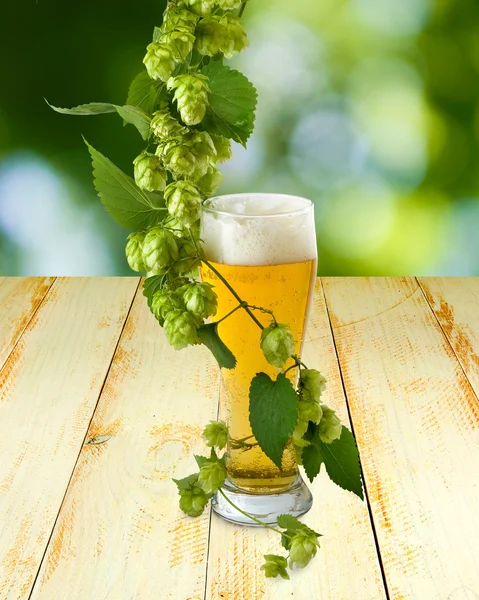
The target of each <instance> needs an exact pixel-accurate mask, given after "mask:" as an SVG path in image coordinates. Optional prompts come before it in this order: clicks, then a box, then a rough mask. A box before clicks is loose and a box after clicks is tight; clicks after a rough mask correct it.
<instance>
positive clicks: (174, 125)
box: [150, 108, 186, 158]
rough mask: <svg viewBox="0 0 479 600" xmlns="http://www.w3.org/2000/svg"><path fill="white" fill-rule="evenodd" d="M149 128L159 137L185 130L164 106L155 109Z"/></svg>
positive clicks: (179, 133)
mask: <svg viewBox="0 0 479 600" xmlns="http://www.w3.org/2000/svg"><path fill="white" fill-rule="evenodd" d="M150 128H151V130H152V132H153V133H154V134H155V136H156V137H157V138H159V139H168V138H172V137H175V136H177V135H181V134H182V133H185V132H186V128H185V127H183V125H180V123H178V121H177V120H176V119H175V118H174V117H172V116H171V115H170V113H169V111H168V109H166V108H163V109H160V110H157V111H156V112H155V113H154V114H153V116H152V118H151V124H150ZM157 156H158V153H157ZM160 158H161V156H160Z"/></svg>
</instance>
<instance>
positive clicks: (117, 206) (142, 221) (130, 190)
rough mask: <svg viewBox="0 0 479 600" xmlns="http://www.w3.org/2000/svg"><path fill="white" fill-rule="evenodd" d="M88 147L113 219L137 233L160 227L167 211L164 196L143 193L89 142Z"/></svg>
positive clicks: (96, 181) (99, 190) (96, 180)
mask: <svg viewBox="0 0 479 600" xmlns="http://www.w3.org/2000/svg"><path fill="white" fill-rule="evenodd" d="M85 144H86V145H87V147H88V151H89V152H90V156H91V159H92V166H93V183H94V185H95V189H96V191H97V193H98V195H99V197H100V200H101V201H102V203H103V206H104V207H105V208H106V210H107V211H108V213H109V214H110V216H111V217H112V219H113V220H114V221H116V222H117V223H118V224H119V225H122V226H123V227H127V228H128V229H132V230H134V231H138V230H141V229H148V228H149V227H151V226H152V225H156V224H157V223H158V222H159V221H160V220H161V219H162V218H163V211H164V210H165V208H164V199H163V196H161V195H159V194H153V193H150V192H145V191H143V190H140V188H139V187H138V186H137V185H136V183H135V182H134V180H133V179H132V178H131V177H128V175H125V173H123V171H122V170H121V169H119V168H118V167H117V166H116V165H114V164H113V163H112V162H111V160H109V159H108V158H106V156H103V154H101V153H100V152H98V150H95V148H93V146H91V145H90V144H89V143H88V142H87V141H86V140H85Z"/></svg>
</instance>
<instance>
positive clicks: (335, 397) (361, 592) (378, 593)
mask: <svg viewBox="0 0 479 600" xmlns="http://www.w3.org/2000/svg"><path fill="white" fill-rule="evenodd" d="M307 340H308V341H307V342H306V344H305V348H304V352H303V357H304V360H305V362H306V364H308V366H311V367H314V368H319V369H320V370H321V371H322V372H323V373H324V374H325V375H326V377H327V378H328V387H327V390H326V392H325V395H324V401H325V403H327V404H328V405H330V406H331V407H332V408H334V409H336V410H337V411H338V414H339V416H340V417H341V419H342V421H343V422H344V423H346V424H347V423H348V414H347V408H346V402H345V399H344V394H343V389H342V384H341V377H340V373H339V370H338V362H337V358H336V354H335V349H334V345H333V341H332V337H331V330H330V325H329V320H328V316H327V313H326V308H325V305H324V297H323V292H322V288H321V284H320V282H319V280H318V283H317V286H316V293H315V301H314V307H313V311H312V314H311V317H310V323H309V328H308V337H307ZM311 488H312V491H313V495H314V504H313V508H312V509H311V511H310V512H309V513H308V514H307V515H305V516H304V517H303V520H304V522H305V523H307V524H309V525H310V526H311V527H313V528H314V529H316V530H317V531H319V532H321V533H322V534H323V535H324V537H322V538H321V550H320V551H319V554H318V556H317V557H316V558H315V560H314V562H313V563H312V564H311V566H310V567H308V568H307V569H304V570H302V571H296V572H293V573H292V576H291V580H290V581H284V580H280V579H274V580H272V579H266V578H265V577H264V574H263V573H262V572H261V571H259V566H260V565H261V564H262V563H263V562H264V560H263V554H269V553H271V554H284V551H283V548H282V547H281V544H280V540H279V536H278V535H277V534H275V533H274V532H270V531H265V530H258V529H256V528H242V527H240V526H236V525H231V524H229V523H226V522H225V521H223V520H221V519H219V518H218V517H216V515H213V517H212V523H211V537H210V549H209V558H208V564H209V567H208V580H207V594H206V598H207V599H208V600H273V599H274V600H276V599H278V598H293V597H294V598H298V600H303V599H304V598H309V599H311V600H319V599H321V600H328V599H330V600H339V599H341V600H381V599H384V598H386V595H385V592H384V588H383V582H382V578H381V572H380V567H379V561H378V556H377V552H376V547H375V544H374V537H373V533H372V529H371V524H370V518H369V514H368V507H367V504H366V503H365V502H361V501H360V500H359V499H358V498H357V497H356V496H354V495H353V494H351V493H349V492H346V491H343V490H341V489H340V488H338V487H337V486H335V485H334V484H333V483H331V481H329V479H328V477H327V475H326V474H325V473H324V472H323V473H321V475H320V476H319V477H318V478H317V479H316V480H315V481H314V484H313V485H312V486H311Z"/></svg>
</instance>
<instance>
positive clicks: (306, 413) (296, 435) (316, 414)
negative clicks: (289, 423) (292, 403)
mask: <svg viewBox="0 0 479 600" xmlns="http://www.w3.org/2000/svg"><path fill="white" fill-rule="evenodd" d="M322 416H323V411H322V409H321V407H320V406H319V404H317V403H316V402H306V401H305V400H300V401H299V402H298V423H297V424H296V427H295V429H294V431H293V441H294V443H295V444H297V443H298V442H299V440H301V439H302V437H303V435H304V434H305V433H306V431H307V430H308V424H309V422H310V421H312V422H313V423H319V422H320V420H321V417H322Z"/></svg>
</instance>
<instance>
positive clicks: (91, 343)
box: [0, 278, 138, 600]
mask: <svg viewBox="0 0 479 600" xmlns="http://www.w3.org/2000/svg"><path fill="white" fill-rule="evenodd" d="M29 285H32V284H29ZM45 285H46V284H45ZM137 285H138V279H127V278H124V279H119V278H108V279H106V278H105V279H57V280H56V281H55V283H54V285H53V287H52V288H51V289H50V291H49V292H48V295H47V296H46V298H45V300H44V301H43V303H42V306H41V308H40V309H39V310H38V312H37V313H36V314H35V316H34V318H33V319H31V320H30V322H29V323H28V325H27V326H26V329H25V332H24V334H23V335H22V337H21V338H20V340H19V341H18V343H17V344H16V346H15V348H14V350H13V352H11V354H10V356H9V358H8V360H7V362H6V363H5V365H4V367H3V369H2V370H1V371H0V456H1V457H2V459H1V462H0V515H1V524H0V598H2V600H14V599H15V600H20V599H26V598H28V594H29V592H30V588H31V586H32V584H33V581H34V578H35V575H36V573H37V571H38V568H39V566H40V563H41V559H42V556H43V553H44V551H45V548H46V546H47V543H48V539H49V536H50V534H51V531H52V528H53V525H54V522H55V518H56V516H57V514H58V510H59V508H60V505H61V502H62V498H63V496H64V494H65V490H66V488H67V485H68V482H69V479H70V476H71V473H72V470H73V467H74V465H75V461H76V459H77V457H78V453H79V450H80V448H81V445H82V442H83V439H84V436H85V433H86V431H87V428H88V424H89V422H90V419H91V416H92V414H93V411H94V408H95V405H96V402H97V399H98V395H99V392H100V389H101V386H102V384H103V381H104V378H105V375H106V373H107V371H108V367H109V365H110V362H111V357H112V354H113V351H114V348H115V345H116V343H117V341H118V338H119V336H120V332H121V329H122V327H123V324H124V321H125V319H126V315H127V312H128V309H129V307H130V305H131V301H132V298H133V296H134V293H135V290H136V287H137ZM2 287H3V286H2ZM38 293H40V292H38ZM19 302H20V303H21V302H23V300H22V298H21V295H20V298H19ZM17 314H18V313H17ZM19 318H20V319H21V317H19ZM53 597H55V595H53V596H52V598H53Z"/></svg>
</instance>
